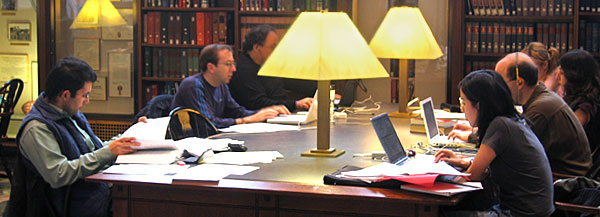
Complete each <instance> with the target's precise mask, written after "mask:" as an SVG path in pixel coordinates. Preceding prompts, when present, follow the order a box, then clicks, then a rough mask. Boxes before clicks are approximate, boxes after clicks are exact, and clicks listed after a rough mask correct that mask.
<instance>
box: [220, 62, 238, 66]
mask: <svg viewBox="0 0 600 217" xmlns="http://www.w3.org/2000/svg"><path fill="white" fill-rule="evenodd" d="M217 64H223V65H225V66H227V67H232V66H233V67H236V64H235V63H234V62H224V63H217Z"/></svg>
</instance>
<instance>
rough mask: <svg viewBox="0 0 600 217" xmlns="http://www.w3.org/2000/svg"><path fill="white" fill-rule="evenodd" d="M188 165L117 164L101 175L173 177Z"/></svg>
mask: <svg viewBox="0 0 600 217" xmlns="http://www.w3.org/2000/svg"><path fill="white" fill-rule="evenodd" d="M188 167H190V166H188V165H177V164H170V165H156V164H119V165H112V166H111V167H109V168H108V169H106V170H104V171H102V172H103V173H112V174H127V175H175V174H177V173H180V172H183V171H185V170H186V169H187V168H188Z"/></svg>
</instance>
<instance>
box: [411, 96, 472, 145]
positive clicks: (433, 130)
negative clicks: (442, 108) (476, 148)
mask: <svg viewBox="0 0 600 217" xmlns="http://www.w3.org/2000/svg"><path fill="white" fill-rule="evenodd" d="M419 104H420V105H421V110H422V111H423V113H422V115H423V120H424V121H425V132H426V133H427V140H428V143H429V144H433V145H441V146H451V147H457V146H461V145H462V144H463V143H465V141H462V140H459V139H455V140H451V139H448V136H445V135H441V134H440V130H439V128H438V124H437V121H436V118H435V113H434V111H433V100H432V99H431V97H428V98H427V99H424V100H421V102H420V103H419Z"/></svg>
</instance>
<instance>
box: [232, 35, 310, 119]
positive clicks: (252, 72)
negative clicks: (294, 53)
mask: <svg viewBox="0 0 600 217" xmlns="http://www.w3.org/2000/svg"><path fill="white" fill-rule="evenodd" d="M277 43H279V37H278V36H277V34H276V33H275V29H274V28H273V27H271V26H269V25H260V26H257V27H254V28H252V30H250V32H249V33H248V34H247V35H246V37H245V41H244V44H243V50H244V52H243V53H241V54H240V56H239V58H238V60H237V69H238V70H237V71H236V73H235V74H234V75H233V78H232V79H231V83H230V84H229V88H230V89H231V95H232V97H233V98H234V99H235V100H236V101H237V102H238V103H239V104H240V105H242V106H244V107H246V108H248V109H259V108H263V107H267V106H272V105H285V107H287V109H288V110H290V111H293V110H296V109H308V108H309V107H310V105H311V103H312V101H313V99H312V98H308V97H307V98H303V99H301V100H297V101H296V100H293V99H291V98H290V97H289V96H288V95H287V93H286V91H285V89H284V81H283V79H282V78H276V77H263V76H257V74H258V71H259V70H260V67H261V66H262V65H263V64H264V63H265V61H266V60H267V58H268V57H269V56H270V55H271V52H273V49H275V47H276V46H277Z"/></svg>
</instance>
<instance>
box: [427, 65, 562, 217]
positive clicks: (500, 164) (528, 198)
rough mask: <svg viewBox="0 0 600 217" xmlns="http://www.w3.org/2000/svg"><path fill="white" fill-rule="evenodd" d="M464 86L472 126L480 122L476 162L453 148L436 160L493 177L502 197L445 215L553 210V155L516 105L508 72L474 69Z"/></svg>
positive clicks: (538, 213)
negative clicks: (481, 208)
mask: <svg viewBox="0 0 600 217" xmlns="http://www.w3.org/2000/svg"><path fill="white" fill-rule="evenodd" d="M459 88H460V101H461V109H462V110H463V112H464V113H465V116H466V118H467V120H468V121H469V123H470V124H471V126H473V127H479V141H481V142H480V147H479V151H478V152H477V155H476V156H475V158H474V159H473V160H472V161H466V160H463V159H462V158H461V157H459V156H457V155H456V154H454V153H453V152H452V151H449V150H441V151H439V152H438V153H437V154H436V161H445V162H447V163H449V164H451V165H453V166H457V167H462V168H464V169H465V170H466V173H470V174H471V176H470V177H469V178H470V179H471V180H474V181H482V180H484V179H489V180H486V181H491V183H493V185H494V187H495V188H497V189H499V191H498V199H499V201H500V202H499V204H497V205H494V206H493V207H491V208H489V209H488V210H485V211H471V210H465V211H449V212H445V213H444V215H445V216H549V215H550V214H552V212H554V204H553V188H552V173H551V170H550V164H549V163H548V158H547V157H546V154H545V152H544V148H543V146H542V144H541V143H540V141H539V140H538V139H537V137H536V136H535V134H534V133H533V132H532V131H531V129H529V127H528V126H527V123H526V122H525V120H524V119H523V118H521V116H520V115H519V114H518V113H517V111H516V110H515V108H514V106H513V100H512V98H511V95H510V91H509V89H508V86H507V85H506V83H505V82H504V80H503V79H502V76H500V74H498V73H497V72H495V71H490V70H481V71H474V72H471V73H470V74H469V75H467V76H466V77H465V78H464V79H463V80H462V81H461V82H460V84H459ZM486 170H488V171H489V173H488V172H486ZM487 175H489V176H487ZM487 187H489V186H484V188H487ZM487 190H489V189H487Z"/></svg>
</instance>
